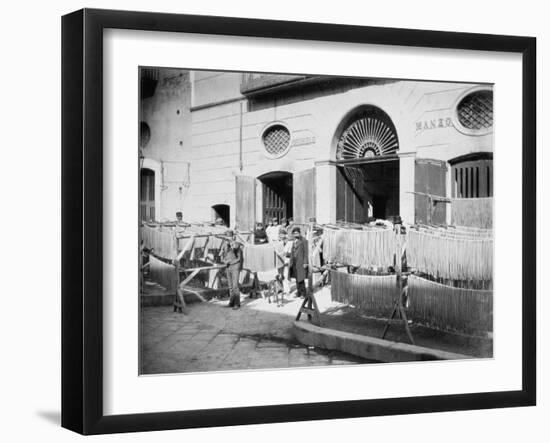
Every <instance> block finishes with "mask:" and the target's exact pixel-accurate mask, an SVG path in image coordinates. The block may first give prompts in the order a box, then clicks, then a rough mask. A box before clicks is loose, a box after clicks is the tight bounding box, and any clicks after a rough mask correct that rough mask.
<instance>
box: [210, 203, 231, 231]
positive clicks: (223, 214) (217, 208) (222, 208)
mask: <svg viewBox="0 0 550 443" xmlns="http://www.w3.org/2000/svg"><path fill="white" fill-rule="evenodd" d="M212 212H213V216H214V221H216V220H217V219H219V218H221V219H222V220H223V224H224V225H225V226H229V221H230V218H229V216H230V210H229V205H214V206H212Z"/></svg>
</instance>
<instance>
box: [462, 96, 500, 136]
mask: <svg viewBox="0 0 550 443" xmlns="http://www.w3.org/2000/svg"><path fill="white" fill-rule="evenodd" d="M456 113H457V118H458V121H459V123H460V124H461V125H462V126H463V127H464V128H466V129H468V130H470V131H473V132H480V131H486V130H488V129H490V128H492V127H493V92H492V91H488V90H481V91H475V92H472V93H470V94H468V95H466V96H465V97H464V98H463V99H462V100H460V102H459V103H458V105H457V107H456Z"/></svg>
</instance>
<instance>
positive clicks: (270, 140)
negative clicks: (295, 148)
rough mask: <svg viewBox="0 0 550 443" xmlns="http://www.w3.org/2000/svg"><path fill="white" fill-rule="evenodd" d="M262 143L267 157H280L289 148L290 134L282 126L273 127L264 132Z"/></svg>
mask: <svg viewBox="0 0 550 443" xmlns="http://www.w3.org/2000/svg"><path fill="white" fill-rule="evenodd" d="M262 141H263V143H264V148H265V151H266V153H267V155H269V156H270V157H280V156H282V155H283V154H285V153H286V152H287V151H288V149H289V148H290V132H289V131H288V129H287V128H285V127H284V126H283V125H273V126H270V127H269V128H267V130H266V131H265V132H264V134H263V136H262Z"/></svg>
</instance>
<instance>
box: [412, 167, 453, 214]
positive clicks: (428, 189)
mask: <svg viewBox="0 0 550 443" xmlns="http://www.w3.org/2000/svg"><path fill="white" fill-rule="evenodd" d="M414 190H415V191H416V192H422V193H425V194H432V195H436V196H440V197H446V196H447V163H446V162H444V161H441V160H432V159H417V160H416V165H415V173H414ZM446 205H447V203H443V202H440V203H437V204H435V205H434V207H433V211H432V213H431V214H430V210H431V209H432V208H431V207H430V206H431V205H430V199H429V198H428V197H427V196H426V195H419V194H416V195H415V197H414V209H415V221H416V223H431V224H445V223H446V213H447V208H446Z"/></svg>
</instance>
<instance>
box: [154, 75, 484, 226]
mask: <svg viewBox="0 0 550 443" xmlns="http://www.w3.org/2000/svg"><path fill="white" fill-rule="evenodd" d="M191 78H192V80H193V81H194V84H193V87H192V96H193V106H194V108H193V109H192V110H191V112H190V113H189V123H188V124H182V122H181V120H178V118H176V117H174V112H173V111H174V109H175V108H176V107H177V106H182V105H183V104H187V102H186V101H185V100H186V99H185V98H184V97H182V95H178V94H165V95H164V96H163V100H164V103H162V102H161V100H160V99H156V101H155V102H154V104H150V105H149V106H148V107H146V111H145V112H144V113H143V115H144V118H148V119H149V121H150V122H153V125H155V126H156V127H158V130H159V131H161V132H164V133H163V134H159V135H156V136H155V137H159V138H154V136H153V133H154V132H156V131H153V126H152V136H151V143H150V144H151V145H152V146H153V149H151V152H152V153H151V156H152V157H153V158H158V159H159V160H161V159H163V160H166V159H170V160H172V161H174V163H172V164H169V163H163V166H164V167H165V168H167V169H172V170H173V171H176V172H174V174H172V175H173V176H175V177H177V176H178V174H180V176H182V177H183V176H185V177H187V176H186V174H187V163H185V164H184V163H181V164H180V165H178V163H177V162H189V167H188V168H189V169H188V170H189V177H187V178H188V182H185V185H184V186H172V187H169V188H167V189H164V190H163V193H162V196H161V200H162V210H161V214H163V216H166V215H167V214H170V212H171V211H174V209H175V208H182V209H183V211H184V214H185V218H186V219H190V220H197V221H198V220H210V219H211V218H212V211H211V207H212V206H213V205H217V204H228V205H229V206H230V210H231V221H232V224H233V223H234V220H235V176H236V175H239V174H242V175H247V176H252V177H258V176H261V175H262V174H264V173H267V172H270V171H287V172H297V171H300V170H304V169H308V168H312V167H316V168H317V171H316V173H317V180H316V183H317V185H316V186H317V189H316V191H317V202H316V211H317V214H316V216H317V219H318V221H320V222H333V221H335V219H336V171H335V166H334V165H331V164H330V162H331V161H334V160H335V155H336V141H337V137H338V136H339V131H338V129H339V125H340V124H341V122H342V121H343V120H344V119H345V118H346V116H348V115H350V113H352V112H353V111H354V110H355V109H357V108H358V107H360V106H364V105H373V106H376V107H379V108H380V109H382V110H383V111H384V112H386V113H387V114H388V116H389V117H390V118H391V120H392V122H393V123H394V125H395V128H396V132H397V136H398V139H399V152H398V155H399V162H400V196H399V202H400V213H401V216H402V217H403V218H404V219H405V220H406V221H411V222H412V221H413V220H414V195H413V194H411V191H414V161H415V158H433V159H439V160H445V161H447V160H449V159H451V158H454V157H457V156H459V155H464V154H467V153H471V152H480V151H492V150H493V147H492V144H493V139H492V132H489V133H486V134H484V135H470V134H467V133H465V131H461V130H460V129H461V128H460V127H459V124H458V123H457V120H456V118H455V112H456V111H455V109H456V104H457V102H458V100H460V98H461V97H463V96H464V95H465V94H467V93H468V92H469V91H471V90H474V89H475V88H477V87H479V86H476V85H470V84H459V83H435V82H411V81H378V82H374V83H373V84H370V85H368V86H362V87H358V88H355V89H349V90H344V89H339V90H336V89H335V90H334V91H332V92H331V93H328V94H325V95H319V94H317V95H316V96H315V95H313V96H311V97H310V98H305V99H303V100H284V99H282V100H277V99H274V100H273V102H272V103H271V104H270V103H269V102H268V103H267V105H266V104H265V103H264V104H263V106H256V107H251V106H250V103H249V102H248V100H247V99H246V98H245V97H243V96H241V95H240V93H239V92H238V86H239V84H240V83H239V82H240V74H236V73H215V72H206V73H205V72H202V73H201V72H195V73H193V75H192V76H191ZM189 95H190V94H189ZM252 109H256V110H252ZM184 120H185V119H184ZM274 122H278V123H280V124H283V125H285V126H286V127H287V128H288V129H289V131H290V134H291V140H292V147H291V148H290V150H289V152H288V153H287V154H286V155H284V156H282V157H280V158H277V159H273V158H269V157H268V156H267V155H266V154H265V150H264V147H263V144H262V134H263V132H264V130H265V129H266V128H267V127H268V126H269V125H271V124H273V123H274ZM149 124H150V125H151V123H149ZM241 125H242V127H241ZM186 131H187V132H186ZM184 132H185V133H184ZM179 139H182V140H185V143H184V145H185V146H184V147H183V149H181V147H179V148H178V140H179ZM240 152H241V155H240V154H239V153H240ZM241 159H242V161H241ZM184 167H185V168H186V169H185V171H183V168H184ZM178 171H179V172H178ZM176 182H177V180H176ZM181 183H184V181H181V182H180V184H181ZM176 184H177V183H176ZM258 191H259V189H258ZM448 193H450V186H448ZM256 194H257V209H256V212H257V216H258V217H259V216H260V215H261V209H260V208H261V193H260V192H257V193H256ZM448 195H450V194H448Z"/></svg>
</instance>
